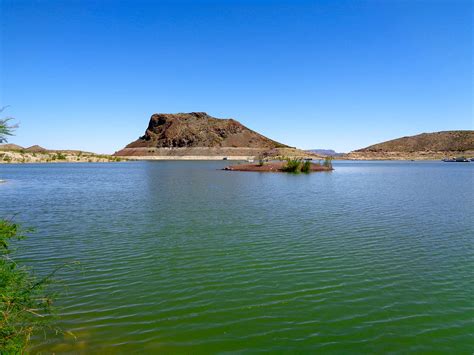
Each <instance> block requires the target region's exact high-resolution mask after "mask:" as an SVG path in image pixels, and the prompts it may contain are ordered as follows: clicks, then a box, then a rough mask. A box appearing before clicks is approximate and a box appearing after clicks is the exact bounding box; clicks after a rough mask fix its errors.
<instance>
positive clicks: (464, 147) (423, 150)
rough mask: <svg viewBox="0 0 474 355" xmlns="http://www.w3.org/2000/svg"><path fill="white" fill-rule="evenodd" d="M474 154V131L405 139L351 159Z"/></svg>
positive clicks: (368, 149)
mask: <svg viewBox="0 0 474 355" xmlns="http://www.w3.org/2000/svg"><path fill="white" fill-rule="evenodd" d="M460 155H466V156H472V155H474V131H467V130H466V131H442V132H434V133H422V134H418V135H415V136H409V137H402V138H397V139H393V140H390V141H386V142H382V143H378V144H374V145H371V146H369V147H366V148H362V149H358V150H355V151H353V152H351V153H349V154H347V155H346V156H345V158H348V159H440V158H444V157H450V156H460Z"/></svg>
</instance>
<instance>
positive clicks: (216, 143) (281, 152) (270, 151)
mask: <svg viewBox="0 0 474 355" xmlns="http://www.w3.org/2000/svg"><path fill="white" fill-rule="evenodd" d="M264 153H265V154H266V155H268V156H301V157H304V156H308V155H311V154H308V153H305V152H303V151H302V150H299V149H295V148H292V147H289V146H287V145H285V144H282V143H279V142H276V141H274V140H272V139H269V138H267V137H265V136H263V135H261V134H259V133H257V132H255V131H252V130H251V129H249V128H247V127H245V126H244V125H243V124H241V123H240V122H238V121H236V120H234V119H231V118H229V119H220V118H215V117H212V116H209V115H208V114H207V113H205V112H190V113H176V114H169V113H156V114H154V115H152V116H151V118H150V122H149V123H148V128H147V129H146V131H145V134H144V135H143V136H142V137H140V138H138V139H137V140H136V141H134V142H132V143H130V144H128V145H127V146H126V147H125V148H123V149H121V150H119V151H118V152H116V153H115V154H114V155H115V156H121V157H129V158H132V159H150V160H152V159H164V160H167V159H169V160H173V159H189V160H208V159H218V160H222V159H228V160H246V159H254V158H255V157H256V156H259V155H260V154H264ZM313 156H314V155H313Z"/></svg>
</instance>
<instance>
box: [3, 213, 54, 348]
mask: <svg viewBox="0 0 474 355" xmlns="http://www.w3.org/2000/svg"><path fill="white" fill-rule="evenodd" d="M27 232H28V230H22V229H21V228H20V227H19V226H18V224H15V223H12V222H11V221H8V220H5V219H0V290H1V291H0V353H2V354H23V353H25V352H26V348H27V346H28V342H29V340H30V337H31V335H32V334H33V333H35V332H38V331H44V330H45V329H46V328H47V327H48V328H49V320H50V319H51V317H50V316H51V314H52V313H51V312H52V300H51V297H50V296H48V295H47V294H46V291H45V287H46V286H47V283H48V281H49V277H45V278H43V279H37V278H36V277H35V276H33V274H32V273H31V272H30V271H29V270H28V269H27V268H25V267H20V266H19V265H18V264H17V263H16V262H15V261H14V260H13V259H12V258H11V253H12V251H13V250H12V249H11V247H10V242H11V241H12V240H19V239H23V238H24V237H25V233H27Z"/></svg>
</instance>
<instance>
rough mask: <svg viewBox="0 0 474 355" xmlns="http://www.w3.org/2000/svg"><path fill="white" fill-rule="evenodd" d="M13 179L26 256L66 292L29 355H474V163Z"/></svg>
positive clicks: (25, 171) (91, 168)
mask: <svg viewBox="0 0 474 355" xmlns="http://www.w3.org/2000/svg"><path fill="white" fill-rule="evenodd" d="M224 165H226V162H130V163H115V164H49V165H1V166H0V176H1V177H2V178H3V179H7V180H8V182H7V183H5V184H1V185H0V201H1V205H0V216H12V215H14V214H17V215H16V220H18V221H20V222H22V223H24V224H25V225H28V226H33V227H36V229H37V231H36V233H35V234H33V235H31V237H30V238H28V240H26V241H24V242H22V245H21V250H20V251H19V254H18V255H17V257H19V258H20V259H21V260H22V261H23V262H26V263H28V264H30V265H33V266H34V267H35V269H36V270H38V271H39V272H47V271H48V270H51V269H52V268H53V267H54V266H55V265H58V264H61V263H63V262H68V261H73V260H74V261H80V262H81V268H76V269H65V270H64V271H63V272H62V273H61V274H60V275H58V277H59V278H60V279H61V280H62V281H64V285H65V286H58V287H59V289H61V291H62V295H61V297H60V299H59V301H58V305H59V306H60V313H61V318H60V321H59V325H60V326H61V327H62V328H63V329H65V330H69V331H72V332H73V333H74V334H75V335H76V336H77V340H73V339H71V338H70V337H67V336H66V337H64V336H59V335H58V336H54V335H53V336H50V337H48V338H47V339H46V340H45V339H44V338H41V337H37V338H36V339H34V348H33V352H36V351H44V352H56V353H61V352H71V353H81V352H82V353H134V352H136V353H143V352H149V353H156V352H170V353H186V352H194V353H209V352H221V353H231V352H243V351H246V352H249V353H257V352H266V351H272V352H296V351H298V352H308V353H309V352H330V353H347V352H352V353H374V352H397V353H398V352H402V353H406V352H425V353H430V352H451V353H465V354H472V352H473V351H474V322H473V319H474V300H473V294H474V286H473V270H474V253H473V238H474V213H473V211H474V190H473V183H474V181H473V179H474V163H467V164H446V163H440V162H423V163H418V162H336V164H335V167H336V170H335V171H334V172H332V173H314V174H310V175H304V174H302V175H290V174H271V173H245V172H227V171H220V170H217V169H218V168H221V167H223V166H224Z"/></svg>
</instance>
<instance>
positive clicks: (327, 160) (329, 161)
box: [323, 156, 334, 169]
mask: <svg viewBox="0 0 474 355" xmlns="http://www.w3.org/2000/svg"><path fill="white" fill-rule="evenodd" d="M333 159H334V158H333V157H329V156H328V157H326V158H324V163H323V166H325V167H326V168H331V169H332V161H333Z"/></svg>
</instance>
